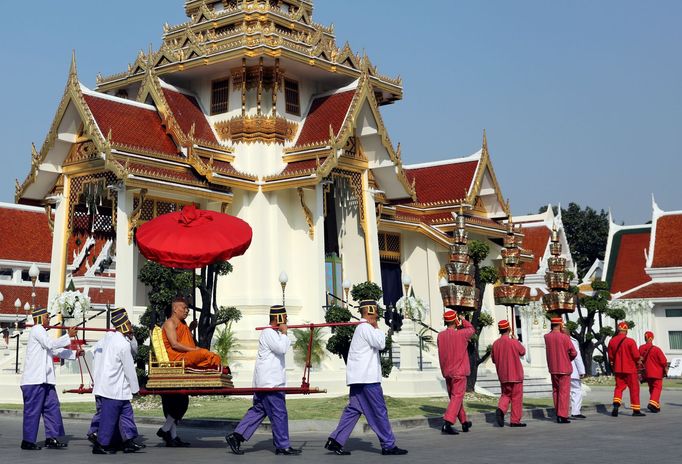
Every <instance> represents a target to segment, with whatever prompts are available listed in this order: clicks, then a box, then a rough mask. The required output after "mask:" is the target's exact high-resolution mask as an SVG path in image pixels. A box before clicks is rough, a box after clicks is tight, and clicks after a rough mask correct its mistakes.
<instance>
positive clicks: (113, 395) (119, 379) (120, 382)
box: [92, 332, 140, 400]
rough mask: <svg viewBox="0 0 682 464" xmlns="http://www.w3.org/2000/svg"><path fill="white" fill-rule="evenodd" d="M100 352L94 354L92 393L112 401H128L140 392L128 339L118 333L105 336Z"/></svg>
mask: <svg viewBox="0 0 682 464" xmlns="http://www.w3.org/2000/svg"><path fill="white" fill-rule="evenodd" d="M100 343H101V344H102V352H101V354H97V353H96V354H95V355H94V356H95V362H96V363H98V364H99V366H98V367H96V368H95V378H94V381H95V386H94V388H93V391H92V393H93V394H95V395H96V396H102V397H104V398H109V399H112V400H130V399H132V397H133V395H134V394H135V393H137V392H138V391H140V386H139V384H138V382H137V373H136V372H135V363H134V361H133V355H132V352H131V346H130V342H129V341H128V339H127V338H126V337H125V336H124V335H123V334H122V333H120V332H112V333H110V334H107V335H106V336H105V337H104V338H103V339H102V340H101V341H100Z"/></svg>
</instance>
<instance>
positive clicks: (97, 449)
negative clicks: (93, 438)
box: [92, 442, 116, 454]
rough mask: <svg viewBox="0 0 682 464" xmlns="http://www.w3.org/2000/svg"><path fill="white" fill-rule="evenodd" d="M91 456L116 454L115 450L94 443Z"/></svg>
mask: <svg viewBox="0 0 682 464" xmlns="http://www.w3.org/2000/svg"><path fill="white" fill-rule="evenodd" d="M92 454H116V448H113V447H111V446H102V445H100V444H99V442H96V443H95V445H94V446H93V447H92Z"/></svg>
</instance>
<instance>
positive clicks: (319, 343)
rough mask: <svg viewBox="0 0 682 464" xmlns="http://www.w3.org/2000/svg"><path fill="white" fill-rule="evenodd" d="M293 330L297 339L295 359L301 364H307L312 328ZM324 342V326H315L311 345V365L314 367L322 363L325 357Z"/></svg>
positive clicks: (294, 348) (294, 347)
mask: <svg viewBox="0 0 682 464" xmlns="http://www.w3.org/2000/svg"><path fill="white" fill-rule="evenodd" d="M292 332H293V334H294V338H295V339H296V341H295V342H294V346H293V350H294V361H295V362H296V363H297V364H299V365H301V366H305V362H306V358H307V357H308V344H310V342H311V339H310V329H292ZM323 342H324V337H323V335H322V327H315V328H314V329H313V338H312V344H311V346H310V365H311V366H312V367H318V366H319V365H320V364H322V360H323V359H324V346H323Z"/></svg>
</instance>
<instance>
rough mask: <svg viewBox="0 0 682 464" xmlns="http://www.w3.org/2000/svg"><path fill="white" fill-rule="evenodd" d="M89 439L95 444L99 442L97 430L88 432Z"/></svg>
mask: <svg viewBox="0 0 682 464" xmlns="http://www.w3.org/2000/svg"><path fill="white" fill-rule="evenodd" d="M88 441H89V442H90V443H92V444H93V445H94V444H95V443H97V432H93V433H89V434H88Z"/></svg>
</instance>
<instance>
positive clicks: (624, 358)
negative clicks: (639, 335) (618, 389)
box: [608, 332, 639, 374]
mask: <svg viewBox="0 0 682 464" xmlns="http://www.w3.org/2000/svg"><path fill="white" fill-rule="evenodd" d="M623 338H625V340H624V341H623V344H622V345H621V340H623ZM618 345H620V348H618ZM616 350H618V352H617V353H616ZM608 354H609V362H610V363H612V364H613V372H615V373H617V374H636V373H637V361H638V360H639V350H638V349H637V343H635V341H634V340H633V339H632V338H628V337H627V336H626V335H625V334H624V333H622V332H621V333H619V334H618V335H616V336H615V337H613V338H612V339H611V341H610V342H609V348H608Z"/></svg>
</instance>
